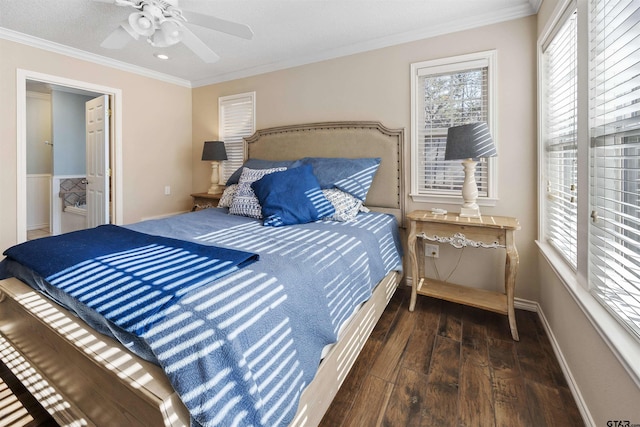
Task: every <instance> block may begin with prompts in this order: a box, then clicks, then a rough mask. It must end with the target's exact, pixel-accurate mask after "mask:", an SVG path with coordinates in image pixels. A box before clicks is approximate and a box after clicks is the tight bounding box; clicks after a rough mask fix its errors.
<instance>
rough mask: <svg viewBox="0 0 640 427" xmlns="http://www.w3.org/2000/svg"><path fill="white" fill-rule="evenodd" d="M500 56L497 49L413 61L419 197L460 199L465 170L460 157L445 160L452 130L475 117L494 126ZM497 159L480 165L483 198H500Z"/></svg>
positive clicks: (414, 184)
mask: <svg viewBox="0 0 640 427" xmlns="http://www.w3.org/2000/svg"><path fill="white" fill-rule="evenodd" d="M495 56H496V54H495V52H494V51H490V52H480V53H477V54H471V55H464V56H458V57H454V58H447V59H441V60H433V61H425V62H420V63H416V64H412V65H411V98H412V99H411V105H412V114H411V117H412V124H411V127H412V138H411V153H412V173H411V197H412V198H413V200H414V201H418V202H439V203H459V200H458V199H460V195H461V189H462V182H463V180H464V171H463V169H462V166H461V164H460V161H458V160H455V161H445V160H444V154H445V147H446V141H447V130H448V129H449V127H452V126H458V125H463V124H467V123H473V122H487V123H488V125H489V129H493V128H494V126H493V123H492V121H493V118H494V115H493V108H492V100H493V98H494V96H493V91H494V86H495V85H494V84H493V73H494V69H495V60H496V59H495ZM493 138H494V141H495V140H496V135H495V134H494V135H493ZM496 145H497V141H496ZM494 162H495V161H494V160H493V159H488V160H487V161H485V160H484V159H482V161H481V162H479V163H478V165H477V167H476V182H477V185H478V204H482V205H489V204H495V198H496V197H497V194H496V193H497V187H496V183H497V180H496V178H495V176H494V175H495V169H496V167H495V164H494Z"/></svg>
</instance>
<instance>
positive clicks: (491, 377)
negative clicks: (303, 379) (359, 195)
mask: <svg viewBox="0 0 640 427" xmlns="http://www.w3.org/2000/svg"><path fill="white" fill-rule="evenodd" d="M409 295H410V290H409V288H406V287H401V288H400V289H398V291H397V292H396V295H395V296H394V298H393V299H392V301H391V303H390V305H389V306H388V307H387V309H386V310H385V312H384V314H383V315H382V318H381V319H380V321H379V322H378V325H377V326H376V328H375V329H374V331H373V333H372V335H371V337H370V338H369V340H368V341H367V343H366V344H365V348H364V350H363V351H362V353H361V354H360V357H359V358H358V360H357V361H356V364H355V365H354V367H353V369H352V371H351V372H350V373H349V375H348V376H347V378H346V380H345V382H344V384H343V385H342V388H341V389H340V391H339V393H338V395H337V396H336V398H335V400H334V401H333V403H332V405H331V407H330V408H329V411H328V412H327V415H326V416H325V417H324V419H323V420H322V424H321V426H322V427H352V426H363V427H370V426H389V427H391V426H393V427H395V426H429V427H431V426H437V427H440V426H460V427H462V426H479V427H486V426H505V427H506V426H508V427H517V426H532V427H543V426H582V425H584V424H583V421H582V419H581V417H580V413H579V411H578V408H577V406H576V404H575V402H574V400H573V397H572V395H571V392H570V391H569V388H568V386H567V384H566V382H565V379H564V376H563V374H562V371H561V370H560V366H559V364H558V362H557V360H556V358H555V356H554V354H553V350H552V348H551V345H550V343H549V340H548V338H547V336H546V335H545V333H544V330H543V329H542V325H541V324H540V321H539V320H538V316H537V314H536V313H531V312H527V311H522V310H518V311H517V321H518V331H519V332H520V342H515V341H513V340H512V339H511V335H510V332H509V324H508V321H507V318H506V316H501V315H498V314H494V313H490V312H487V311H483V310H477V309H474V308H469V307H463V306H461V305H457V304H452V303H448V302H444V301H439V300H435V299H432V298H428V297H423V296H419V297H418V302H417V304H416V310H415V311H414V312H413V313H410V312H409V311H408V309H407V307H408V302H409ZM0 379H1V381H0V427H1V426H29V427H35V426H46V427H52V426H56V425H57V424H55V422H54V421H53V420H52V419H51V418H50V417H49V416H48V415H47V414H46V413H43V411H44V409H42V407H40V405H38V404H37V402H36V401H35V399H34V398H33V397H32V396H31V395H29V394H28V392H27V391H26V390H25V389H24V387H22V386H21V385H20V384H19V383H18V382H17V380H16V379H15V378H13V376H12V375H11V373H10V372H9V371H8V369H6V367H5V366H4V365H3V364H1V362H0ZM7 386H8V387H11V389H12V390H9V389H8V388H7ZM25 408H26V409H25ZM27 411H28V413H26V412H27ZM10 417H13V418H10ZM3 420H5V423H3Z"/></svg>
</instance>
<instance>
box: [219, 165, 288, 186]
mask: <svg viewBox="0 0 640 427" xmlns="http://www.w3.org/2000/svg"><path fill="white" fill-rule="evenodd" d="M295 162H297V160H263V159H249V160H247V161H246V162H244V164H243V165H242V166H240V167H239V168H238V169H236V171H235V172H234V173H232V174H231V176H230V177H229V179H227V183H226V185H231V184H237V183H238V181H240V175H242V169H244V168H245V167H247V168H249V169H273V168H290V167H292V165H293V164H294V163H295ZM296 166H299V164H298V165H296Z"/></svg>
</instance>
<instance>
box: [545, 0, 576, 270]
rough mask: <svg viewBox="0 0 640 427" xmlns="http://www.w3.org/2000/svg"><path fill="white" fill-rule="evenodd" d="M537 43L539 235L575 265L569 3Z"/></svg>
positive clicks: (572, 40) (572, 61) (573, 69)
mask: <svg viewBox="0 0 640 427" xmlns="http://www.w3.org/2000/svg"><path fill="white" fill-rule="evenodd" d="M567 15H568V16H565V17H564V20H563V21H561V23H560V25H559V30H558V31H557V32H556V33H555V35H554V36H552V37H551V38H550V43H548V45H547V46H543V72H544V73H545V79H546V82H547V84H546V85H545V86H546V94H545V97H544V98H543V100H542V103H543V108H544V119H543V120H544V122H543V123H544V125H543V139H544V155H545V161H544V164H545V171H544V172H545V174H546V175H545V176H544V182H545V186H546V188H545V192H546V194H545V196H546V204H545V215H544V219H545V221H544V238H545V240H546V241H547V242H549V243H550V244H551V245H552V246H553V247H554V248H556V249H557V250H558V251H559V252H560V254H561V255H562V256H563V257H564V258H565V259H566V261H567V262H568V263H569V264H570V265H571V266H572V267H573V268H574V269H576V268H577V248H578V242H577V223H578V203H577V192H576V188H577V184H578V181H577V180H578V165H577V162H578V144H577V137H578V135H577V133H578V132H577V113H578V104H577V103H578V96H577V88H578V81H577V78H578V74H577V50H578V49H577V48H578V44H577V43H578V40H577V25H576V24H577V23H576V9H575V5H574V6H573V7H571V8H569V9H568V14H567Z"/></svg>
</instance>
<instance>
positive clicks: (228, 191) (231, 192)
mask: <svg viewBox="0 0 640 427" xmlns="http://www.w3.org/2000/svg"><path fill="white" fill-rule="evenodd" d="M237 190H238V184H231V185H229V186H227V188H225V189H224V192H223V193H222V197H220V201H219V202H218V207H219V208H229V207H231V203H232V202H233V197H234V196H235V195H236V191H237Z"/></svg>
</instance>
